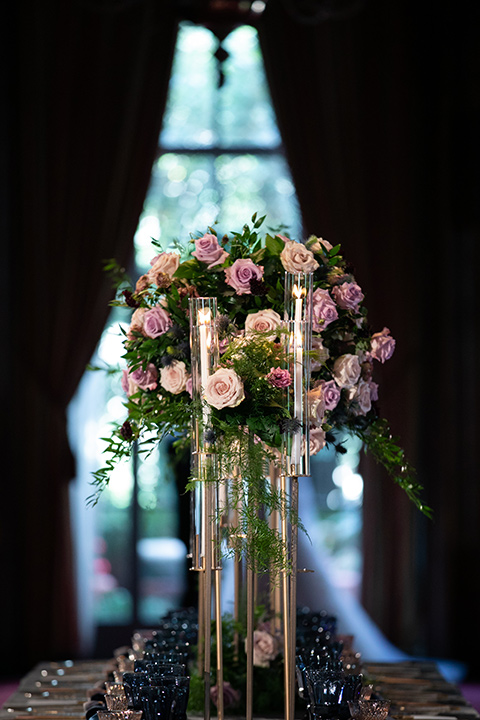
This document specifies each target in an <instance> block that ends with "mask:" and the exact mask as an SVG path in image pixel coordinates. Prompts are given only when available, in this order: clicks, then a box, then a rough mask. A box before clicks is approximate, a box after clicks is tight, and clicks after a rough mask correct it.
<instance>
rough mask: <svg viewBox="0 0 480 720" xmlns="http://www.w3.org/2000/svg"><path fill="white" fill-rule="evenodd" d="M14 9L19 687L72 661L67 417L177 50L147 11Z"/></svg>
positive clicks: (11, 537) (8, 530)
mask: <svg viewBox="0 0 480 720" xmlns="http://www.w3.org/2000/svg"><path fill="white" fill-rule="evenodd" d="M19 5H20V7H19V8H18V9H17V11H16V13H14V14H13V15H12V17H11V25H10V27H11V31H12V35H13V36H14V39H15V41H16V42H15V48H16V51H17V52H16V54H15V56H14V57H13V58H12V62H11V64H10V78H9V91H10V95H9V100H10V103H9V115H8V123H7V129H8V131H9V143H10V144H9V155H8V159H7V163H8V168H9V171H10V178H11V183H10V186H9V194H8V196H7V202H6V204H5V208H6V211H7V212H8V214H9V219H8V222H6V223H5V224H6V225H7V226H8V230H9V236H8V253H7V254H6V256H7V259H8V270H7V273H6V275H7V276H8V278H9V281H10V285H9V292H8V304H9V309H10V313H9V315H10V325H9V326H8V348H9V354H8V356H7V359H6V360H5V362H6V367H5V372H7V373H8V374H7V375H5V373H4V374H3V378H4V381H5V379H6V382H5V396H6V402H7V404H6V406H5V405H4V407H3V409H4V412H5V409H6V408H7V416H8V419H9V423H8V428H7V430H6V434H4V438H6V446H7V447H6V458H5V459H6V465H5V467H6V474H5V478H4V483H3V502H2V523H1V545H0V553H1V556H2V560H1V568H2V586H3V587H4V588H8V589H9V591H8V592H2V612H1V617H2V619H3V620H4V621H5V620H7V623H8V626H7V627H6V628H5V627H4V628H3V637H4V642H5V643H6V646H7V647H8V648H9V651H8V658H7V657H6V656H5V657H3V658H2V660H6V659H8V665H9V669H10V671H12V672H13V671H14V670H15V669H18V670H22V671H23V670H27V669H29V668H30V667H31V665H32V663H33V662H35V661H38V660H39V659H44V658H52V659H53V658H56V657H60V656H63V657H65V656H68V655H72V654H74V653H75V650H76V621H75V618H76V614H75V588H74V584H73V578H74V571H73V557H72V548H71V540H70V528H69V519H68V518H69V509H68V492H69V480H70V479H71V478H72V477H73V476H74V473H75V469H74V462H73V458H72V454H71V452H70V449H69V445H68V440H67V433H66V408H67V406H68V403H69V401H70V399H71V397H72V395H73V393H74V391H75V389H76V386H77V384H78V382H79V380H80V378H81V376H82V374H83V372H84V370H85V367H86V365H87V362H88V360H89V358H90V357H91V355H92V353H93V350H94V348H95V345H96V343H97V342H98V339H99V337H100V335H101V331H102V329H103V326H104V324H105V321H106V317H107V313H108V302H109V300H110V299H111V296H112V293H113V291H112V288H111V283H110V280H109V279H108V278H107V277H106V276H105V274H104V272H103V261H104V260H105V259H106V258H111V257H116V258H117V259H118V260H119V261H120V262H121V263H126V262H128V259H129V257H130V255H131V252H132V249H133V242H132V240H133V235H134V232H135V229H136V226H137V222H138V217H139V214H140V212H141V210H142V205H143V201H144V197H145V194H146V190H147V187H148V183H149V179H150V173H151V167H152V163H153V160H154V157H155V152H156V148H157V143H158V136H159V132H160V125H161V118H162V112H163V108H164V104H165V98H166V91H167V86H168V80H169V75H170V68H171V60H172V55H173V48H174V40H175V35H176V22H175V20H174V18H173V16H171V15H170V13H169V11H168V9H166V8H164V7H163V4H159V3H157V2H155V0H139V1H138V2H100V1H96V0H67V1H66V2H61V3H55V2H43V3H35V2H26V3H23V4H19ZM15 35H16V37H15Z"/></svg>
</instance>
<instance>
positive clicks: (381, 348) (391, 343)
mask: <svg viewBox="0 0 480 720" xmlns="http://www.w3.org/2000/svg"><path fill="white" fill-rule="evenodd" d="M370 347H371V353H372V357H373V358H375V360H379V361H380V362H381V363H384V362H385V361H386V360H390V358H391V357H392V355H393V351H394V350H395V340H394V339H393V338H392V336H391V335H390V330H389V329H388V328H386V327H384V328H383V330H382V332H380V333H374V334H373V335H372V342H371V345H370Z"/></svg>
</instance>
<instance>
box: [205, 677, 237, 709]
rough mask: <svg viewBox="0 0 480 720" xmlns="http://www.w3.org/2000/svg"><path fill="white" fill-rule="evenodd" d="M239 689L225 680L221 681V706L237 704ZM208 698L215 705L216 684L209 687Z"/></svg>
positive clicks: (216, 697) (216, 696) (216, 695)
mask: <svg viewBox="0 0 480 720" xmlns="http://www.w3.org/2000/svg"><path fill="white" fill-rule="evenodd" d="M240 697H241V696H240V691H239V690H235V688H233V687H232V686H231V684H230V683H229V682H227V681H225V682H224V683H223V707H224V708H227V707H231V706H232V705H237V703H239V702H240ZM210 699H211V701H212V702H213V704H214V705H215V707H217V703H218V685H214V686H213V687H211V688H210Z"/></svg>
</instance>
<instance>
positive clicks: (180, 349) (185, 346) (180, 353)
mask: <svg viewBox="0 0 480 720" xmlns="http://www.w3.org/2000/svg"><path fill="white" fill-rule="evenodd" d="M175 355H176V357H177V358H188V357H189V356H190V343H189V342H188V340H182V342H179V343H178V345H177V347H176V352H175Z"/></svg>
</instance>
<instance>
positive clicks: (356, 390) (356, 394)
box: [348, 380, 372, 415]
mask: <svg viewBox="0 0 480 720" xmlns="http://www.w3.org/2000/svg"><path fill="white" fill-rule="evenodd" d="M348 399H349V400H350V402H354V403H355V405H354V407H353V408H352V410H353V412H354V414H355V415H366V414H367V413H368V412H369V411H370V410H371V409H372V393H371V388H370V383H368V382H365V380H360V382H359V383H358V385H357V386H356V387H353V388H350V390H349V393H348Z"/></svg>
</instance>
